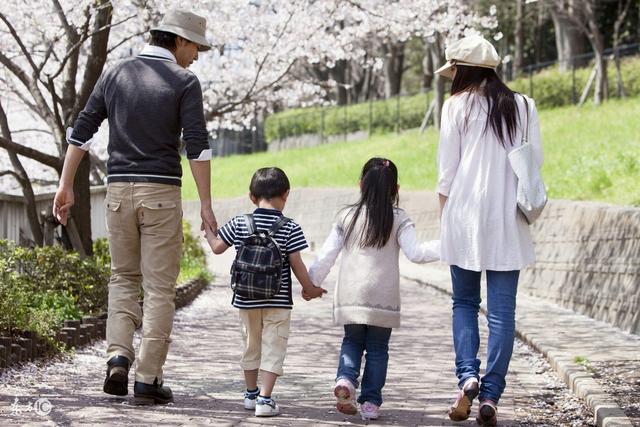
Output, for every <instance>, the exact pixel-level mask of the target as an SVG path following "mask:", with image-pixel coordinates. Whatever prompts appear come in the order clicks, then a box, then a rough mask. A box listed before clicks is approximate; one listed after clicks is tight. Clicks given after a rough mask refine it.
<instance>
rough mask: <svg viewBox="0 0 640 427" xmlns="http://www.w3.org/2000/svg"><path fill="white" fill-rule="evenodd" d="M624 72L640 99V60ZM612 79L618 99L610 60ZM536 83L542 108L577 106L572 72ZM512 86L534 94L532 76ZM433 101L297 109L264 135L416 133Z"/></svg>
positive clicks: (268, 124) (272, 120) (580, 78)
mask: <svg viewBox="0 0 640 427" xmlns="http://www.w3.org/2000/svg"><path fill="white" fill-rule="evenodd" d="M590 73H591V67H586V68H580V69H578V70H576V73H575V80H576V83H575V87H576V89H575V92H576V93H575V96H576V99H579V98H580V95H581V93H582V90H583V88H584V86H585V85H586V83H587V80H588V79H589V74H590ZM621 74H622V80H623V82H624V86H625V90H626V93H627V96H640V59H639V58H630V59H624V60H623V61H622V66H621ZM608 77H609V93H610V95H611V96H615V93H616V87H615V86H616V72H615V67H614V64H613V62H612V61H609V66H608ZM532 83H533V85H532V86H533V98H534V99H535V100H536V104H537V106H538V107H539V108H551V107H559V106H564V105H570V104H572V103H573V96H574V94H573V83H572V73H571V72H567V73H561V72H559V71H558V69H557V68H548V69H545V70H543V71H541V72H539V73H536V74H534V76H533V79H532ZM509 86H510V87H511V89H513V90H515V91H517V92H521V93H525V94H529V95H531V90H530V87H531V85H530V81H529V77H528V76H523V77H521V78H519V79H516V80H514V81H512V82H510V83H509ZM592 90H593V89H592ZM430 100H431V99H430V95H428V94H418V95H414V96H402V97H400V106H399V108H398V99H397V98H393V99H388V100H380V101H374V102H372V103H370V104H369V103H362V104H355V105H351V106H348V107H344V106H335V107H328V108H320V107H314V108H294V109H290V110H286V111H283V112H281V113H276V114H272V115H271V116H269V117H267V119H266V120H265V126H264V127H265V137H266V139H267V142H271V141H274V140H278V139H282V138H286V137H289V136H295V135H303V134H317V135H320V134H322V135H323V136H331V135H341V134H344V133H351V132H356V131H359V130H361V131H368V130H369V126H370V124H371V131H372V132H374V133H384V132H389V131H393V130H396V123H398V126H399V128H400V129H412V128H416V127H418V126H420V124H421V123H422V119H423V117H424V114H425V112H426V110H427V106H428V104H429V102H430ZM398 115H399V120H398ZM370 119H371V120H370ZM370 121H371V123H370Z"/></svg>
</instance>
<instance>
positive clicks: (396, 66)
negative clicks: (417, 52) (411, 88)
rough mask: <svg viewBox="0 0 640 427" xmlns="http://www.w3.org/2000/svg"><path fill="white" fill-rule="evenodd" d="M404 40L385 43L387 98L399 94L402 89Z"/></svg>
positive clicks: (385, 90)
mask: <svg viewBox="0 0 640 427" xmlns="http://www.w3.org/2000/svg"><path fill="white" fill-rule="evenodd" d="M404 46H405V43H404V42H399V43H392V44H385V45H383V51H384V53H385V61H384V62H385V63H384V73H385V87H384V94H385V97H386V98H391V97H393V96H396V95H399V94H400V90H401V89H402V73H403V72H404Z"/></svg>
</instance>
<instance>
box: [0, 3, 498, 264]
mask: <svg viewBox="0 0 640 427" xmlns="http://www.w3.org/2000/svg"><path fill="white" fill-rule="evenodd" d="M171 7H175V2H172V1H169V0H117V1H116V0H113V1H109V0H32V1H29V2H24V1H22V0H4V1H3V2H2V3H1V4H0V65H1V68H0V90H1V91H2V93H3V100H2V101H3V102H5V103H6V102H7V101H8V102H10V103H11V105H14V106H15V105H18V106H20V107H21V108H19V110H20V111H21V112H22V113H23V114H28V117H29V120H28V123H27V124H26V125H25V124H24V123H21V125H20V126H18V127H19V128H18V129H16V128H15V127H13V129H12V127H10V125H11V124H12V123H11V118H12V115H11V114H12V110H11V109H8V110H7V116H8V120H5V122H6V126H5V125H4V124H3V121H2V120H1V119H2V117H3V114H0V124H2V125H3V126H1V127H0V130H1V131H2V134H1V136H0V147H2V148H4V149H5V150H6V151H7V152H8V153H9V157H10V162H11V168H9V169H7V171H6V173H5V172H2V171H0V175H3V174H4V175H7V177H13V178H15V179H16V180H17V181H18V182H19V183H20V185H21V187H22V191H23V194H24V195H25V197H26V198H27V199H28V200H32V198H33V192H34V191H33V188H32V185H31V182H30V181H33V179H25V178H24V176H25V175H27V171H28V172H29V173H28V175H33V172H32V170H33V169H34V168H37V167H38V166H35V165H40V166H39V167H40V168H42V167H45V168H46V169H48V170H49V171H53V174H54V176H55V175H56V174H59V173H60V172H61V169H62V163H63V158H64V153H65V151H66V148H67V144H66V141H65V132H66V129H67V128H68V127H70V126H73V123H74V121H75V119H76V117H77V115H78V113H79V112H80V111H81V110H82V108H83V107H84V105H85V103H86V101H87V99H88V97H89V95H90V93H91V91H92V89H93V86H94V84H95V83H96V81H97V79H98V78H99V76H100V74H101V72H102V70H103V68H104V67H105V66H109V64H110V63H111V62H113V61H116V60H118V59H119V58H124V57H129V56H131V55H135V54H136V53H137V52H138V51H139V50H140V49H141V47H142V44H143V43H144V42H145V39H146V37H147V36H146V33H147V31H148V29H149V28H150V27H151V26H152V25H154V24H156V23H157V22H158V21H159V19H160V18H161V16H162V15H163V14H164V13H165V12H166V11H167V10H168V9H169V8H171ZM189 8H190V9H191V10H192V11H194V12H196V13H199V14H201V15H204V16H206V18H207V22H208V37H209V38H210V40H211V41H212V42H213V44H214V45H215V48H214V49H212V51H210V52H206V53H203V54H201V55H200V58H199V60H198V61H197V62H196V63H195V64H194V65H193V67H192V70H193V71H194V72H195V73H196V74H197V75H198V77H199V78H200V80H201V82H202V86H203V91H204V95H205V111H206V116H207V119H208V126H209V127H210V128H211V129H214V128H229V127H234V126H236V127H237V126H251V125H252V124H253V122H252V121H253V118H254V116H255V112H256V111H267V112H268V111H270V110H272V109H273V107H274V106H275V105H280V106H299V105H308V104H314V103H319V102H323V100H324V99H325V95H326V93H327V91H328V90H332V89H333V88H335V87H336V85H337V83H336V81H338V79H332V78H331V77H330V78H328V79H327V78H320V77H322V76H320V75H318V73H315V74H314V73H308V72H300V70H305V69H309V68H310V67H311V68H314V67H315V68H316V69H318V70H324V75H327V76H332V75H333V76H334V77H335V76H337V75H338V74H339V73H337V72H336V71H337V70H338V69H339V68H340V67H341V66H342V65H345V64H352V67H351V68H352V69H357V68H358V67H359V69H360V71H361V72H363V74H364V71H366V70H369V71H370V70H382V69H387V70H388V71H387V73H389V72H391V71H393V70H394V69H396V70H397V69H398V64H397V61H398V60H399V57H400V55H401V50H402V49H401V46H403V45H404V43H405V42H406V41H407V40H409V39H410V38H411V37H422V38H424V39H425V40H427V41H428V42H429V43H440V41H444V40H447V39H454V38H457V37H460V36H461V35H462V34H464V33H465V32H468V31H472V28H473V27H476V26H479V25H480V26H488V25H491V24H492V20H491V19H490V18H489V19H488V20H487V19H486V18H483V17H478V16H476V15H475V14H473V13H472V12H471V11H470V10H469V9H468V8H467V7H466V6H464V4H463V3H462V2H460V1H457V0H395V1H389V0H361V1H356V0H315V1H312V0H268V1H267V0H263V1H259V0H258V1H257V0H211V1H205V0H194V1H192V2H190V3H189ZM385 47H386V48H389V47H395V49H396V52H398V54H397V55H395V57H394V55H389V54H386V53H385ZM388 51H389V50H388V49H387V52H388ZM394 61H396V63H394ZM435 65H437V64H434V66H435ZM363 70H364V71H363ZM369 74H370V77H371V74H372V73H371V72H370V73H369ZM340 84H342V85H344V84H345V82H341V83H340ZM5 94H6V98H7V99H5ZM0 106H2V103H0ZM14 110H15V108H14ZM3 111H4V110H0V113H2V112H3ZM23 122H24V121H23ZM103 141H104V138H103ZM104 157H105V152H104V142H103V144H102V147H101V146H99V145H98V146H97V147H96V151H94V153H93V154H92V155H91V156H89V158H88V159H85V161H84V162H83V164H82V165H81V167H80V169H79V171H78V175H77V176H76V184H75V194H76V207H75V208H74V210H73V211H72V215H73V217H74V218H75V222H76V224H77V228H78V231H79V234H80V235H81V236H82V247H83V249H84V251H85V252H90V251H91V230H90V205H89V199H90V198H89V185H90V181H91V179H93V181H94V183H101V182H102V179H103V177H104V175H105V173H106V171H105V168H104ZM23 160H24V162H25V165H27V166H26V167H24V166H20V165H19V163H20V162H22V161H23ZM21 170H24V172H21ZM19 176H20V177H22V178H18V177H19ZM56 179H57V177H56ZM30 205H32V203H30ZM29 215H30V218H31V217H33V218H34V221H33V223H34V224H33V225H32V228H34V227H35V226H36V222H37V221H36V219H37V213H35V212H30V213H29ZM33 235H34V236H36V240H41V239H40V238H39V237H38V236H39V234H38V233H37V232H34V233H33Z"/></svg>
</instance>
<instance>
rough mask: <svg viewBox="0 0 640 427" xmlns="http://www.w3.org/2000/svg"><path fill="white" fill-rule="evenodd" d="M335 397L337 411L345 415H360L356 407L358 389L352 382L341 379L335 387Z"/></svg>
mask: <svg viewBox="0 0 640 427" xmlns="http://www.w3.org/2000/svg"><path fill="white" fill-rule="evenodd" d="M333 395H334V396H335V397H336V409H337V410H338V411H340V412H342V413H343V414H347V415H355V414H357V413H358V407H357V406H356V388H355V387H354V386H353V384H352V383H351V381H349V380H348V379H346V378H340V379H338V381H336V385H335V387H333Z"/></svg>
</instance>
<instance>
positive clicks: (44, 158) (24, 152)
mask: <svg viewBox="0 0 640 427" xmlns="http://www.w3.org/2000/svg"><path fill="white" fill-rule="evenodd" d="M0 147H1V148H4V149H5V150H7V151H11V152H14V153H16V154H19V155H21V156H24V157H27V158H29V159H32V160H35V161H37V162H39V163H42V164H43V165H45V166H49V167H50V168H53V169H55V170H56V172H58V173H62V165H63V161H62V160H61V159H60V158H59V157H56V156H52V155H50V154H46V153H43V152H42V151H38V150H35V149H33V148H31V147H27V146H25V145H22V144H18V143H16V142H13V141H11V140H10V139H7V138H5V137H4V136H0Z"/></svg>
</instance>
